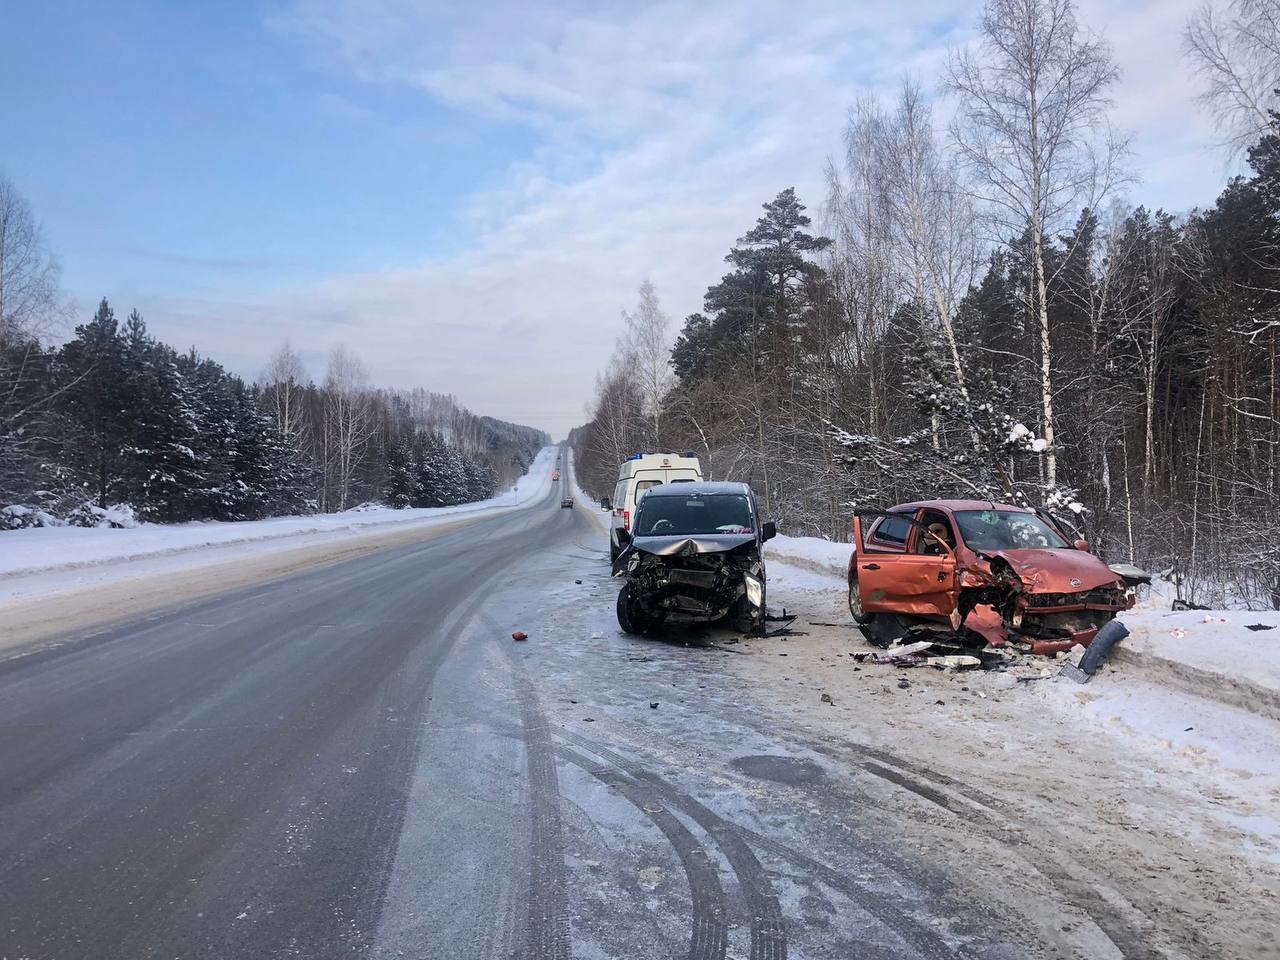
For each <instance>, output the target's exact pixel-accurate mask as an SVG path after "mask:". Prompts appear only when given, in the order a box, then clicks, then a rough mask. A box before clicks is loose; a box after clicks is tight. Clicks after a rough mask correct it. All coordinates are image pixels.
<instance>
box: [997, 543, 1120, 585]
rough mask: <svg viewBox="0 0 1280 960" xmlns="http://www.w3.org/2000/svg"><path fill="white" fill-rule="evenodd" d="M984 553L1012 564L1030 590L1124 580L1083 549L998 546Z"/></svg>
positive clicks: (1110, 583) (1102, 583)
mask: <svg viewBox="0 0 1280 960" xmlns="http://www.w3.org/2000/svg"><path fill="white" fill-rule="evenodd" d="M984 556H987V557H991V558H996V557H999V558H1000V559H1002V560H1004V561H1005V562H1006V563H1007V564H1009V566H1010V567H1011V568H1012V569H1013V572H1014V573H1016V574H1017V575H1018V579H1019V580H1021V581H1022V583H1023V585H1024V586H1025V587H1026V589H1027V592H1028V593H1078V592H1084V591H1087V590H1095V589H1097V588H1098V587H1111V586H1116V585H1120V584H1122V583H1123V581H1122V580H1121V578H1120V577H1119V576H1117V575H1116V573H1115V572H1114V571H1113V570H1111V569H1110V568H1109V567H1108V566H1107V565H1106V564H1105V563H1103V562H1102V561H1101V560H1100V559H1099V558H1097V557H1095V556H1094V555H1093V554H1091V553H1086V552H1085V551H1083V550H1074V549H1058V550H1051V549H1027V550H997V551H994V552H989V553H985V554H984Z"/></svg>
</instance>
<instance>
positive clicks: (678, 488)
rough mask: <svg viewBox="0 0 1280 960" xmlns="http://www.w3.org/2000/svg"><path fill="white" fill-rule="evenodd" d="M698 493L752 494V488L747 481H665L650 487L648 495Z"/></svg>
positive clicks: (682, 495) (688, 494) (676, 495)
mask: <svg viewBox="0 0 1280 960" xmlns="http://www.w3.org/2000/svg"><path fill="white" fill-rule="evenodd" d="M696 493H703V494H708V493H736V494H739V495H741V496H748V497H749V496H751V488H750V487H749V486H747V485H746V484H745V483H730V482H729V481H727V480H715V481H713V480H702V481H695V482H694V483H664V484H662V485H661V486H657V487H650V488H649V491H648V492H647V493H646V494H645V496H646V497H688V496H692V495H693V494H696Z"/></svg>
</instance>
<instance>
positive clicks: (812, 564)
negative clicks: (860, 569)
mask: <svg viewBox="0 0 1280 960" xmlns="http://www.w3.org/2000/svg"><path fill="white" fill-rule="evenodd" d="M852 553H853V544H851V543H836V542H834V541H832V540H821V539H819V538H817V537H786V536H783V535H781V534H779V535H778V536H777V537H775V538H774V539H772V540H770V541H769V542H768V543H767V544H765V559H766V560H768V559H774V560H781V561H782V562H783V563H789V564H791V565H792V566H793V567H800V568H801V569H802V570H809V571H811V572H813V573H819V574H828V575H830V576H832V577H836V578H838V579H840V580H841V581H843V580H844V579H845V578H846V577H848V575H849V556H850V554H852Z"/></svg>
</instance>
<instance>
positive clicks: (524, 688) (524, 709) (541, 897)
mask: <svg viewBox="0 0 1280 960" xmlns="http://www.w3.org/2000/svg"><path fill="white" fill-rule="evenodd" d="M511 661H512V667H513V671H512V674H513V678H514V681H515V690H516V699H517V700H518V701H519V704H520V721H521V730H522V734H523V738H524V744H525V761H526V766H527V768H528V773H529V807H530V819H531V821H532V823H531V825H532V834H533V835H532V850H531V854H530V877H529V914H528V929H527V931H526V942H525V949H524V951H523V952H522V954H521V956H523V957H524V958H526V960H569V910H568V906H567V903H568V901H567V898H566V892H565V891H566V887H567V885H568V883H567V874H568V871H567V870H566V868H565V865H564V830H563V827H562V826H561V823H560V782H559V779H558V778H557V777H556V755H555V747H554V746H553V744H552V742H551V731H550V729H549V728H548V727H547V721H546V717H544V716H543V714H542V710H541V708H540V707H539V706H538V695H537V693H536V692H535V691H534V689H533V684H532V683H531V682H530V681H529V675H528V673H527V672H526V671H525V668H524V665H523V664H521V663H520V662H519V661H518V660H516V659H515V657H511Z"/></svg>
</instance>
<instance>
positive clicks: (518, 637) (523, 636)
mask: <svg viewBox="0 0 1280 960" xmlns="http://www.w3.org/2000/svg"><path fill="white" fill-rule="evenodd" d="M511 639H512V640H514V641H516V643H519V642H520V641H522V640H528V639H529V635H528V634H527V633H525V632H524V631H523V630H517V631H516V632H515V633H513V634H512V635H511Z"/></svg>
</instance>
